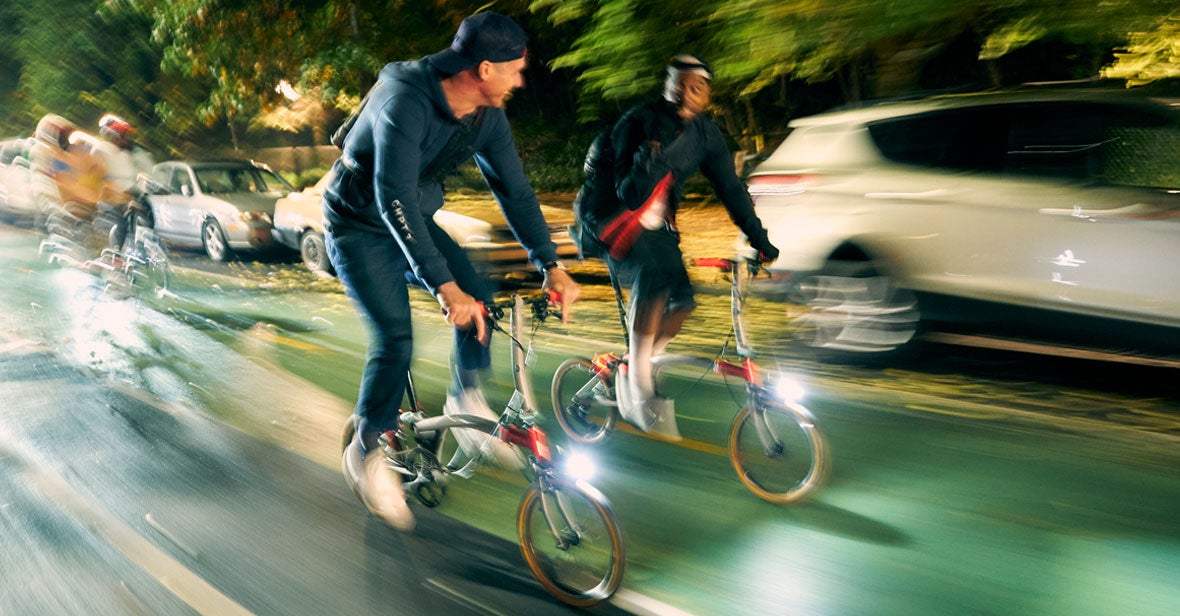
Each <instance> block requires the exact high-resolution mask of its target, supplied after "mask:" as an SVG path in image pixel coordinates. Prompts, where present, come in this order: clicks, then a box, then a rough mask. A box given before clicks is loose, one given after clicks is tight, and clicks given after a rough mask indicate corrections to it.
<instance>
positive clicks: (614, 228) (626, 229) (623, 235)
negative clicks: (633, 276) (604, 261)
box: [599, 173, 672, 259]
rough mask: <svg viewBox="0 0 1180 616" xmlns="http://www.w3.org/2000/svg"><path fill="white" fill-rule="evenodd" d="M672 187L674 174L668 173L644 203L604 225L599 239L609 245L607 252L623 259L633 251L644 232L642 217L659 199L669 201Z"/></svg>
mask: <svg viewBox="0 0 1180 616" xmlns="http://www.w3.org/2000/svg"><path fill="white" fill-rule="evenodd" d="M671 189H672V174H671V173H668V174H666V175H664V178H663V179H661V180H660V182H659V183H658V184H656V187H655V188H654V189H652V191H651V195H650V196H648V198H647V200H646V201H644V202H643V205H641V206H639V208H637V209H634V210H624V211H623V213H622V214H619V215H618V216H616V217H615V219H614V220H612V221H610V222H609V223H607V225H606V226H605V227H603V229H602V232H601V233H599V236H600V238H599V239H601V240H602V241H603V243H605V244H606V245H607V252H609V253H610V256H611V257H613V258H615V259H623V258H625V257H626V256H627V255H628V254H629V253H630V252H631V247H632V246H634V245H635V240H636V239H638V238H639V234H641V233H643V226H642V225H640V224H639V219H640V217H642V216H643V214H644V213H645V212H647V210H648V208H650V207H651V206H652V205H653V204H654V203H656V202H657V201H660V200H663V201H664V202H665V203H667V197H668V194H669V192H671Z"/></svg>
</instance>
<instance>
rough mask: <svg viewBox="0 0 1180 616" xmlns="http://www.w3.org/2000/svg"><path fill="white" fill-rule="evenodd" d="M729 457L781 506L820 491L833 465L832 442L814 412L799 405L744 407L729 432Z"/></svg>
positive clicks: (751, 485) (761, 494)
mask: <svg viewBox="0 0 1180 616" xmlns="http://www.w3.org/2000/svg"><path fill="white" fill-rule="evenodd" d="M760 424H761V425H760ZM760 427H761V428H764V429H762V430H760V429H759V428H760ZM729 459H730V461H731V462H733V468H734V470H735V471H737V475H738V478H739V479H741V481H742V483H743V484H745V486H746V487H747V488H748V489H749V490H750V491H751V492H753V493H754V494H756V495H757V496H758V498H761V499H762V500H765V501H768V502H771V503H776V504H780V505H785V504H789V503H794V502H797V501H800V500H802V499H804V498H806V497H807V496H808V495H810V494H811V493H812V492H814V491H815V489H816V488H818V487H819V486H820V485H822V484H823V482H824V480H825V479H826V478H827V474H828V467H829V465H830V462H829V459H828V444H827V440H826V439H825V438H824V436H823V434H822V433H820V431H819V428H817V427H816V425H815V421H814V419H813V418H812V416H811V413H810V412H809V411H808V410H807V409H806V408H804V407H803V406H801V405H798V404H795V403H785V404H783V405H763V406H762V407H761V410H760V411H751V410H750V409H749V408H743V409H742V410H740V411H738V414H737V416H735V417H734V418H733V424H732V425H731V426H730V430H729Z"/></svg>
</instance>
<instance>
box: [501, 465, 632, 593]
mask: <svg viewBox="0 0 1180 616" xmlns="http://www.w3.org/2000/svg"><path fill="white" fill-rule="evenodd" d="M517 529H518V531H519V534H520V550H521V553H522V554H523V555H524V559H525V562H527V563H528V566H529V569H531V570H532V572H533V575H535V576H536V577H537V580H538V581H539V582H541V585H542V586H544V587H545V590H547V591H549V592H550V593H551V594H552V595H553V596H555V597H557V598H558V599H561V600H562V601H563V602H565V603H567V604H569V605H573V606H575V607H590V606H592V605H597V604H598V603H601V602H602V601H605V600H606V599H609V598H610V597H611V595H613V594H614V593H615V591H616V590H618V589H619V585H620V584H622V582H623V563H624V554H623V534H622V532H621V531H620V530H619V525H618V523H617V522H616V521H615V514H614V512H613V511H612V510H611V508H610V505H609V504H608V503H607V501H606V498H605V497H604V496H603V495H602V494H601V493H600V492H598V490H596V489H594V488H593V487H591V486H590V485H588V484H586V483H584V482H581V481H579V482H577V483H571V484H565V485H563V486H560V487H554V488H551V489H541V488H539V487H537V486H536V485H533V486H532V487H531V488H530V489H529V491H528V493H526V494H525V496H524V501H523V502H522V503H521V504H520V513H519V514H518V516H517Z"/></svg>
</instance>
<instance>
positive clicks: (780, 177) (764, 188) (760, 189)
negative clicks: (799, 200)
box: [747, 173, 819, 197]
mask: <svg viewBox="0 0 1180 616" xmlns="http://www.w3.org/2000/svg"><path fill="white" fill-rule="evenodd" d="M818 183H819V176H818V175H815V174H812V173H777V174H770V175H756V176H754V177H752V178H750V180H749V182H747V184H748V185H749V190H750V196H751V197H757V196H760V195H794V194H798V193H801V192H803V191H804V190H805V189H806V188H807V187H808V186H814V185H816V184H818Z"/></svg>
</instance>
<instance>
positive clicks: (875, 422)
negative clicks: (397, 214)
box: [0, 229, 1180, 615]
mask: <svg viewBox="0 0 1180 616" xmlns="http://www.w3.org/2000/svg"><path fill="white" fill-rule="evenodd" d="M33 246H35V238H34V237H33V236H31V235H30V234H27V233H22V232H13V231H8V230H3V229H0V271H3V272H4V275H5V277H6V279H7V280H8V284H7V291H6V292H5V293H4V294H3V295H2V296H0V308H2V310H0V332H3V338H0V400H3V404H4V407H3V412H2V413H0V467H2V468H3V471H2V472H0V477H3V479H2V480H0V490H3V491H2V492H0V499H2V501H3V502H0V524H2V525H3V528H4V530H5V532H4V533H2V534H0V542H2V543H0V554H3V555H4V556H0V563H2V564H3V569H4V571H5V577H6V583H5V585H4V587H3V590H0V613H111V614H121V613H132V614H134V613H168V614H172V613H177V614H184V613H193V612H196V613H209V614H215V613H232V612H233V610H238V609H242V610H245V611H247V612H253V613H282V614H320V613H344V612H345V611H349V610H353V609H362V610H366V611H375V612H377V613H397V614H400V613H511V614H517V613H521V614H524V613H562V612H563V611H564V608H563V607H562V606H560V605H558V604H556V603H555V602H554V601H553V600H551V599H550V598H549V597H548V596H547V595H545V594H544V592H543V591H542V590H541V589H540V587H539V586H538V585H536V583H535V582H533V581H532V580H531V577H530V576H529V575H528V573H527V570H525V569H524V567H523V562H522V561H521V559H520V557H519V553H518V551H517V549H516V547H515V544H514V542H513V534H514V528H513V524H512V522H513V518H514V513H515V506H516V504H517V503H518V502H519V498H520V495H521V494H522V492H523V484H521V483H520V481H519V480H518V479H514V478H512V477H510V476H507V475H505V474H503V473H497V472H489V473H485V474H484V475H481V476H477V478H475V479H472V480H470V481H467V482H463V484H462V485H456V486H454V487H453V488H452V489H451V491H450V493H449V494H448V501H447V502H446V503H444V505H443V506H442V507H440V508H439V510H437V511H425V510H423V509H422V508H421V507H416V509H415V511H416V512H418V513H419V515H420V518H421V526H420V527H419V529H418V530H416V531H415V532H414V533H412V534H409V535H402V534H398V533H395V532H393V531H391V530H389V529H388V528H386V527H384V526H382V525H380V524H378V523H376V522H374V521H373V520H372V519H371V518H370V517H369V516H367V515H366V514H365V512H364V510H363V508H361V506H360V505H359V504H358V503H356V501H355V499H353V498H352V495H351V493H349V492H348V489H347V487H346V486H344V484H343V482H342V480H341V479H340V478H339V471H338V464H339V451H338V447H339V445H338V434H339V426H340V423H341V422H342V420H343V418H344V417H345V416H346V415H347V414H348V412H349V407H350V406H351V402H350V401H351V399H352V396H355V389H356V380H357V378H358V375H359V367H360V364H361V362H362V361H363V348H364V337H363V328H362V326H361V324H360V323H359V322H358V321H357V319H356V316H355V314H354V313H353V312H352V310H351V307H349V306H348V305H347V302H346V301H345V300H344V299H343V297H342V296H341V295H340V294H339V292H338V289H333V287H332V285H333V284H334V283H333V282H332V281H305V280H303V279H301V278H299V275H297V274H294V273H292V272H289V271H287V270H286V269H284V266H283V264H281V263H277V264H274V263H262V264H258V265H257V266H256V265H254V264H240V265H239V266H235V267H230V268H228V271H227V272H224V273H226V274H232V276H225V275H218V276H208V275H201V274H198V273H195V272H182V273H181V276H180V281H179V284H178V286H177V288H176V293H177V295H176V296H175V297H166V298H163V299H160V300H150V301H146V302H141V301H138V300H121V301H114V300H110V299H109V298H105V297H103V296H102V294H101V293H100V292H99V291H98V290H97V289H96V288H95V286H94V285H93V283H92V280H90V279H89V278H88V277H87V276H85V275H82V274H80V273H78V272H73V271H59V270H55V269H52V268H47V267H45V266H44V265H42V264H40V263H39V262H38V261H37V260H36V259H35V258H34V253H35V250H34V249H33ZM268 269H270V270H273V271H270V272H267V271H266V270H268ZM706 295H707V293H706ZM719 297H720V296H719ZM417 305H418V306H419V307H420V308H421V313H420V315H421V317H422V318H420V319H418V322H419V323H420V325H421V326H420V328H419V332H418V349H419V354H418V360H417V364H416V370H417V371H418V373H419V374H421V375H422V378H420V380H419V385H420V387H421V389H422V396H423V399H424V401H425V402H426V403H427V404H428V405H429V406H432V407H434V408H437V406H438V405H439V404H440V402H441V398H442V388H443V383H444V381H445V378H444V377H442V376H441V375H442V374H445V370H444V369H443V366H444V365H445V362H446V357H447V349H448V346H449V338H450V336H449V334H448V333H447V332H445V331H444V330H443V329H441V328H439V327H438V322H439V320H438V319H437V317H435V316H434V315H433V312H434V310H432V307H431V303H430V300H428V299H425V298H423V299H420V300H418V303H417ZM719 311H720V312H721V313H722V314H723V313H724V310H723V309H719ZM579 314H580V316H579V319H578V322H577V323H575V324H573V325H569V326H565V327H561V326H558V325H554V324H546V325H544V326H543V327H542V328H541V329H540V330H539V333H538V335H537V338H536V348H535V350H536V355H537V358H538V359H537V362H536V363H535V364H534V365H533V366H532V370H533V372H534V373H535V374H536V375H537V376H536V378H535V384H536V385H537V386H538V389H541V390H544V389H546V388H547V387H546V385H547V383H545V381H546V380H547V378H548V376H547V375H548V374H550V373H551V371H552V369H553V366H554V365H555V364H556V363H557V362H558V361H559V360H560V359H562V358H564V357H566V356H569V355H572V354H587V353H589V352H591V351H594V350H606V349H609V348H612V347H613V346H617V344H618V342H617V340H615V339H613V338H611V337H610V336H609V335H608V334H607V332H610V331H611V329H610V327H611V326H610V319H609V317H610V311H609V310H602V311H599V312H595V311H594V309H592V308H591V307H590V306H589V305H587V306H586V307H584V308H583V309H582V310H581V312H580V313H579ZM712 318H713V316H712V312H711V311H710V310H709V309H706V310H704V311H703V312H702V314H701V319H700V321H699V322H698V323H696V324H695V326H696V327H697V328H699V329H697V330H694V332H690V335H689V336H688V337H686V340H685V341H684V345H685V349H684V350H690V351H691V350H696V349H702V352H704V351H703V349H707V348H710V347H712V349H713V351H712V352H716V347H717V345H718V342H719V340H720V338H722V337H723V335H720V334H718V333H717V332H720V331H724V328H725V323H724V320H721V321H718V320H716V319H714V320H712V322H708V320H709V319H712ZM432 319H433V321H432ZM503 350H504V346H503V345H500V346H499V347H498V353H500V352H501V351H503ZM955 361H959V362H961V363H960V364H959V365H958V367H959V368H966V369H964V370H957V371H956V370H953V369H948V368H947V366H946V365H945V364H944V365H943V367H942V372H939V371H927V372H922V371H921V370H909V369H907V370H906V371H896V370H893V371H875V372H873V371H863V372H861V371H856V370H851V371H845V372H839V371H834V370H830V369H813V368H812V367H810V366H809V365H808V364H806V363H805V362H798V361H794V360H791V359H790V358H787V359H784V361H783V362H782V363H781V367H783V368H788V369H792V370H796V371H798V372H799V374H800V376H801V377H802V378H803V379H804V381H805V382H806V383H807V385H808V386H809V388H810V389H811V395H810V397H809V398H808V399H807V404H808V405H809V406H810V407H811V408H812V410H813V411H814V412H815V413H816V415H817V416H818V417H819V421H820V425H821V428H822V429H823V430H824V431H825V433H826V434H827V435H828V438H829V441H830V443H831V446H832V451H833V465H834V474H833V477H832V480H831V482H830V484H829V485H827V486H826V487H825V489H824V490H823V491H822V492H821V493H819V494H818V495H817V496H816V497H815V498H814V499H812V500H810V501H808V502H805V503H803V504H800V505H796V506H792V507H778V506H773V505H769V504H767V503H763V502H761V501H758V500H757V499H756V498H754V497H753V496H752V495H751V494H749V493H748V492H746V491H745V490H744V488H743V487H742V486H741V484H740V483H738V482H737V481H736V478H735V477H733V475H732V470H731V469H730V468H729V465H728V461H727V460H726V459H725V457H724V449H723V445H724V435H725V432H726V430H727V426H728V422H729V419H730V418H731V417H732V415H733V412H734V410H735V409H736V406H735V403H734V402H733V400H732V398H731V395H732V392H731V391H730V390H728V389H726V388H725V386H724V384H721V383H718V382H716V381H714V380H704V381H702V382H700V383H699V384H696V385H692V383H693V380H692V379H689V380H688V381H686V382H685V386H686V387H688V386H691V387H692V389H690V390H688V393H686V394H685V395H684V396H682V397H681V399H680V400H678V413H679V416H680V427H681V431H682V433H684V435H685V436H686V437H687V440H686V441H685V442H684V443H681V444H679V445H669V444H666V443H658V442H655V441H652V440H650V439H647V438H644V437H643V436H641V435H638V434H635V433H632V432H623V433H619V434H616V435H615V436H614V437H612V439H611V440H610V441H608V443H607V444H606V445H605V446H604V447H603V448H602V449H601V450H600V451H598V452H596V455H597V456H598V458H599V460H600V462H601V463H602V465H603V470H602V473H601V475H600V477H599V478H598V479H596V480H595V484H596V485H598V487H599V488H600V489H601V490H602V491H603V492H604V493H605V494H606V495H607V496H608V498H610V499H611V501H612V503H613V504H614V506H615V509H616V511H617V512H618V514H619V517H620V520H621V523H622V524H623V530H624V533H625V537H626V541H627V547H628V570H627V574H626V575H627V577H626V579H625V582H624V592H622V593H620V595H619V596H618V597H617V601H616V602H615V603H614V604H613V605H611V606H608V607H607V609H606V610H605V611H606V612H609V611H610V610H620V611H627V612H634V613H677V612H683V613H693V614H769V613H776V614H777V613H799V614H946V613H971V614H1011V613H1025V614H1070V615H1075V614H1114V613H1118V614H1124V613H1126V614H1170V613H1173V611H1174V606H1175V605H1176V604H1177V603H1178V601H1177V600H1178V599H1180V591H1178V590H1177V589H1176V588H1175V584H1174V573H1175V571H1176V570H1177V569H1178V565H1180V522H1178V520H1180V515H1178V514H1180V471H1178V470H1177V469H1180V465H1178V464H1177V463H1178V462H1180V452H1178V450H1177V447H1176V444H1177V441H1176V436H1175V434H1174V429H1173V428H1172V427H1171V426H1172V425H1174V422H1175V420H1176V413H1175V411H1176V408H1177V407H1176V406H1175V405H1174V401H1173V400H1172V399H1171V398H1169V396H1168V393H1167V390H1154V389H1151V387H1153V386H1155V385H1153V384H1152V383H1154V382H1155V381H1156V380H1157V378H1156V376H1157V375H1158V374H1159V373H1156V372H1151V373H1150V376H1148V377H1142V376H1141V375H1142V374H1144V373H1139V372H1134V373H1131V374H1132V375H1140V376H1138V377H1137V378H1144V380H1145V382H1147V385H1145V387H1146V389H1139V388H1136V387H1130V386H1128V384H1127V380H1128V379H1127V378H1126V377H1124V378H1121V379H1119V380H1120V381H1121V384H1119V385H1118V386H1115V387H1111V388H1106V389H1103V388H1098V389H1094V388H1083V387H1081V386H1080V385H1081V384H1079V383H1073V384H1070V382H1069V377H1068V373H1072V372H1074V371H1075V370H1080V369H1081V368H1072V367H1070V366H1073V364H1066V365H1062V364H1057V366H1058V367H1057V368H1054V369H1052V370H1046V371H1045V372H1047V373H1053V374H1056V376H1052V375H1050V376H1049V377H1047V379H1048V380H1049V381H1050V382H1051V384H1050V385H1049V386H1047V387H1045V386H1039V385H1038V384H1037V383H1036V382H1035V380H1034V379H1031V378H1027V377H1028V374H1027V373H1024V376H1025V377H1026V378H1024V379H1019V378H1013V376H1012V374H1011V373H1010V372H1005V371H1004V370H1002V369H1001V368H999V367H998V365H999V364H1002V363H1005V362H1006V363H1011V362H1012V361H1013V360H1012V358H1010V357H1009V358H1007V359H1000V360H994V359H989V358H987V357H984V358H979V357H974V358H970V359H966V360H955ZM1015 361H1016V362H1018V363H1019V362H1020V361H1026V360H1022V359H1017V360H1015ZM1039 361H1044V360H1039ZM980 365H982V366H984V368H982V369H981V368H979V367H978V366H980ZM972 366H976V368H974V370H975V373H973V371H972ZM1013 370H1015V371H1017V373H1020V372H1021V369H1020V367H1019V366H1017V367H1015V368H1013ZM980 372H981V373H982V374H978V376H977V375H976V373H980ZM1058 373H1060V374H1058ZM1054 379H1064V380H1056V381H1055V380H1054ZM896 381H903V382H902V383H897V382H896ZM507 382H508V375H507V374H506V371H505V366H504V362H502V361H501V362H498V363H497V365H496V366H495V370H494V373H493V375H492V378H491V382H490V384H489V392H490V396H491V397H492V398H493V399H500V398H503V397H505V396H506V394H507V391H508V386H507V385H506V383H507ZM1137 391H1149V392H1150V393H1148V394H1146V395H1145V394H1140V393H1136V392H1137ZM1030 392H1031V393H1030ZM538 393H539V398H540V399H541V400H545V399H547V395H544V394H543V392H538ZM989 393H990V395H989ZM1069 400H1073V401H1074V402H1075V403H1074V404H1072V405H1071V404H1068V403H1062V402H1063V401H1064V402H1068V401H1069ZM1071 407H1073V408H1071ZM1077 407H1085V408H1084V409H1078V408H1077ZM1128 409H1131V410H1132V411H1134V412H1128ZM1149 418H1154V420H1153V421H1154V424H1153V426H1151V427H1149V426H1147V425H1146V424H1148V423H1150V422H1149V421H1148V419H1149ZM550 428H551V434H554V435H558V434H559V431H558V430H557V428H556V427H553V426H550ZM10 582H15V583H10ZM418 601H421V603H419V602H418ZM465 610H466V612H465Z"/></svg>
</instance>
